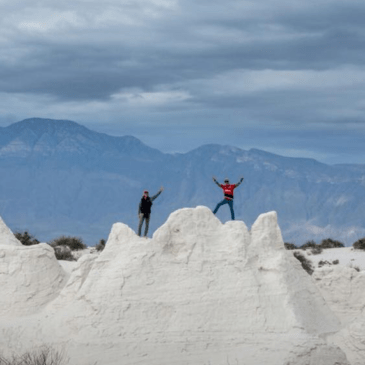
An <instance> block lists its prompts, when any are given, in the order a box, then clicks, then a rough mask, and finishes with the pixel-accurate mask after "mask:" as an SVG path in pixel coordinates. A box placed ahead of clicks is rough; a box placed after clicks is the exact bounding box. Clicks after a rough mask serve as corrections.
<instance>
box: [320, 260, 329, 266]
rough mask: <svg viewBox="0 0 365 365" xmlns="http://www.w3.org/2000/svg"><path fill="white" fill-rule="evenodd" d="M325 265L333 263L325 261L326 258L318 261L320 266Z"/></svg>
mask: <svg viewBox="0 0 365 365" xmlns="http://www.w3.org/2000/svg"><path fill="white" fill-rule="evenodd" d="M324 265H328V266H331V265H332V264H331V263H330V262H329V261H327V260H326V261H325V260H321V261H319V262H318V267H322V266H324Z"/></svg>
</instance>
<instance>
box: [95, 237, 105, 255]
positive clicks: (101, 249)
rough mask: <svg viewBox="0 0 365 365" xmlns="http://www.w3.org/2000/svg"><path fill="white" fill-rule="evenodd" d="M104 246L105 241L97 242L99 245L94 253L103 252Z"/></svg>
mask: <svg viewBox="0 0 365 365" xmlns="http://www.w3.org/2000/svg"><path fill="white" fill-rule="evenodd" d="M105 244H106V242H105V240H104V239H103V238H102V239H101V240H100V241H99V243H98V244H97V245H96V246H95V249H96V251H98V252H101V251H103V250H104V248H105Z"/></svg>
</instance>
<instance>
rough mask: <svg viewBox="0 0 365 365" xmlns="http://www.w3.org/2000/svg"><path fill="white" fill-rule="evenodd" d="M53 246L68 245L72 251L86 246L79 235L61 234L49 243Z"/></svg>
mask: <svg viewBox="0 0 365 365" xmlns="http://www.w3.org/2000/svg"><path fill="white" fill-rule="evenodd" d="M49 244H50V245H51V246H52V247H53V248H55V247H57V246H68V247H69V248H70V249H71V250H72V251H77V250H84V249H85V248H87V246H86V245H85V244H84V243H83V241H82V238H80V237H66V236H61V237H59V238H56V239H54V240H53V241H51V242H50V243H49Z"/></svg>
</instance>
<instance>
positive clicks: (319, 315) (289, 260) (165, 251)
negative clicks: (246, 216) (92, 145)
mask: <svg viewBox="0 0 365 365" xmlns="http://www.w3.org/2000/svg"><path fill="white" fill-rule="evenodd" d="M14 260H18V261H24V260H26V259H25V258H24V257H23V256H19V257H18V258H14ZM18 275H19V273H14V275H13V276H14V277H12V276H8V279H9V280H12V281H13V282H14V283H15V284H16V285H18V284H17V279H16V277H17V276H18ZM321 280H322V283H324V282H325V281H324V280H325V276H324V275H322V277H321ZM317 281H318V282H319V281H320V280H317ZM29 285H30V287H32V286H33V285H36V284H34V283H32V282H30V284H29ZM317 285H318V283H317ZM317 285H316V280H315V279H314V278H312V277H311V276H309V275H308V274H307V273H306V272H305V271H304V270H303V269H302V267H301V265H300V263H299V262H298V261H297V260H296V259H295V258H294V257H293V255H292V252H290V251H286V250H285V249H284V245H283V241H282V238H281V233H280V229H279V227H278V225H277V217H276V213H275V212H270V213H265V214H262V215H260V216H259V217H258V219H257V220H256V222H255V223H254V225H253V226H252V228H251V231H248V229H247V228H246V226H245V224H244V223H243V222H242V221H231V222H227V223H226V224H224V225H223V224H221V223H220V221H219V220H218V219H217V218H216V217H215V216H214V215H213V214H212V212H211V211H210V210H209V209H208V208H206V207H197V208H186V209H181V210H178V211H176V212H174V213H173V214H171V215H170V217H169V219H168V220H167V222H166V223H165V224H164V225H163V226H161V227H160V228H159V229H158V230H157V231H156V232H155V234H154V235H153V238H152V239H144V238H140V237H138V236H136V234H135V232H133V231H132V230H131V229H130V228H129V227H127V226H126V225H124V224H122V223H116V224H114V225H113V227H112V230H111V233H110V236H109V239H108V242H107V244H106V248H105V249H104V251H103V252H102V253H101V254H100V255H99V256H98V255H93V254H90V255H84V256H82V257H81V258H80V259H79V261H78V262H77V263H76V265H75V267H74V268H73V269H72V271H71V274H70V277H69V279H68V282H67V284H66V285H65V287H64V288H63V289H62V290H61V292H60V293H58V292H57V289H54V290H55V292H57V295H56V298H55V299H54V300H52V301H50V302H49V304H48V305H47V306H46V307H45V308H43V309H42V310H41V311H40V312H39V313H38V314H33V315H26V314H27V313H26V311H25V315H23V316H19V315H18V316H17V318H15V319H12V320H11V321H10V320H9V318H8V316H0V348H4V351H6V352H8V353H10V352H11V351H17V352H19V351H23V350H26V349H29V348H34V347H35V346H39V345H42V344H44V343H47V344H51V345H53V346H56V347H57V346H62V347H64V348H65V350H66V352H67V353H68V355H69V356H70V359H71V360H70V361H71V362H70V363H72V364H77V365H87V364H93V363H95V362H97V363H98V364H103V365H120V364H143V365H144V364H145V365H164V364H166V365H167V364H169V365H173V364H176V365H183V364H184V365H186V364H191V365H198V364H202V365H203V364H207V365H208V364H211V365H222V364H242V365H256V364H257V365H262V364H272V365H281V364H283V365H284V364H285V365H304V364H313V365H314V364H316V365H334V363H335V361H337V360H340V361H341V362H340V364H341V365H348V364H349V365H350V364H351V365H355V364H356V365H358V364H357V363H356V361H357V360H356V359H357V358H356V356H358V355H356V356H355V355H354V354H353V352H354V350H353V348H354V347H355V346H356V345H357V343H358V342H356V341H358V337H356V336H355V335H354V332H355V330H354V329H353V327H349V326H350V324H351V323H352V322H351V318H350V317H351V316H349V318H347V316H346V315H344V314H341V311H342V309H341V308H339V309H338V308H337V307H336V306H335V305H334V304H333V303H330V305H329V304H327V303H326V302H325V299H324V295H322V294H321V292H320V290H321V289H319V288H318V287H317ZM328 297H329V298H331V296H330V294H328ZM331 300H332V299H331ZM29 303H31V301H30V302H29V300H28V301H25V302H24V303H23V305H24V307H27V306H28V305H29ZM331 306H332V309H331ZM336 311H338V312H339V313H340V314H341V315H339V314H336ZM355 312H356V316H358V317H359V318H360V317H361V310H360V309H359V310H357V309H356V311H355ZM351 315H352V314H351ZM353 315H355V314H353ZM361 318H362V317H361ZM362 330H363V328H360V329H359V330H358V332H359V333H362V334H363V335H364V332H361V331H362ZM346 334H348V341H347V342H346V341H340V340H339V338H340V336H346ZM336 336H337V337H336ZM355 337H356V339H355V340H354V338H355ZM361 351H363V350H361ZM362 355H364V354H362ZM346 358H347V359H350V358H351V359H352V361H353V362H352V363H351V362H348V361H347V360H346Z"/></svg>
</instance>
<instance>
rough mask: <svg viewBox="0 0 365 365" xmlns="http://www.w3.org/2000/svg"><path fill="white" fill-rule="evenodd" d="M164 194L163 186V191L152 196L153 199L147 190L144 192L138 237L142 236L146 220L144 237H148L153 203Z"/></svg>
mask: <svg viewBox="0 0 365 365" xmlns="http://www.w3.org/2000/svg"><path fill="white" fill-rule="evenodd" d="M162 192H163V186H161V189H160V190H159V192H158V193H157V194H156V195H154V196H152V197H149V195H148V191H147V190H145V191H144V192H143V196H142V199H141V201H140V203H139V207H138V217H139V224H138V236H141V231H142V225H143V221H144V220H146V223H145V228H144V237H147V233H148V226H149V224H150V215H151V206H152V202H153V201H154V200H155V199H156V198H157V197H158V196H159V195H160V194H161V193H162Z"/></svg>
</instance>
